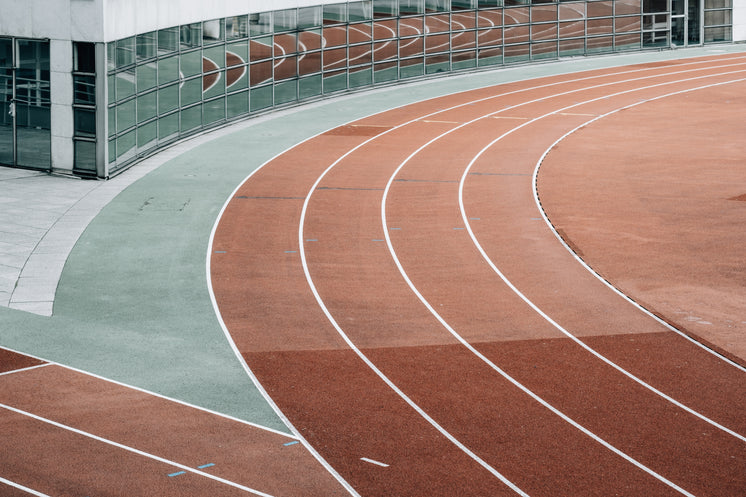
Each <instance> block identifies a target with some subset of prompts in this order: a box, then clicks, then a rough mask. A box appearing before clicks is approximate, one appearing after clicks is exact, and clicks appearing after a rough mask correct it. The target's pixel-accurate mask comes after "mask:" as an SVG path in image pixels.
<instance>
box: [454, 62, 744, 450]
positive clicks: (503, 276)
mask: <svg viewBox="0 0 746 497" xmlns="http://www.w3.org/2000/svg"><path fill="white" fill-rule="evenodd" d="M744 71H746V70H739V71H731V72H726V73H720V74H715V75H706V76H698V77H694V78H687V79H680V80H676V81H672V82H669V83H660V84H655V85H651V86H647V87H640V88H636V89H634V90H628V91H623V92H618V93H613V94H609V95H606V96H603V97H599V98H594V99H591V100H587V101H585V102H581V103H578V104H573V105H571V106H568V107H565V108H563V109H559V110H557V111H554V112H550V113H547V114H544V115H543V116H539V117H537V118H535V119H532V120H531V121H528V122H526V123H523V124H521V125H519V126H516V127H515V128H513V129H511V130H510V131H507V132H506V133H504V134H502V135H500V136H499V137H498V138H496V139H495V140H493V141H492V142H491V143H490V144H488V145H487V146H486V147H485V148H483V149H482V150H481V151H480V152H479V153H478V154H477V155H476V156H475V157H474V158H473V159H472V161H471V162H470V163H469V165H468V166H467V168H466V170H465V171H464V174H463V176H462V177H461V182H460V185H459V205H460V208H461V216H462V219H463V220H464V223H465V224H466V228H467V230H468V231H469V236H470V237H471V239H472V241H473V243H474V245H475V247H476V248H477V249H478V250H479V252H480V254H481V255H482V258H483V259H484V260H485V261H486V262H487V263H488V264H489V265H490V267H491V268H492V270H493V271H494V272H495V273H496V274H497V275H498V276H499V277H500V279H502V280H503V281H504V282H505V284H506V285H508V287H509V288H510V289H511V290H512V291H513V292H514V293H515V294H516V295H518V296H519V297H520V298H521V300H523V301H524V302H525V303H526V304H528V305H529V306H530V307H531V308H532V309H534V311H535V312H537V313H538V314H539V315H540V316H541V317H543V318H544V319H545V320H546V321H547V322H548V323H550V324H551V325H552V326H554V327H555V328H556V329H557V330H558V331H560V332H561V333H563V334H564V335H565V336H567V337H568V338H570V339H571V340H573V341H575V343H577V344H578V345H580V346H581V347H583V348H584V349H586V350H587V351H588V352H590V353H592V354H593V355H594V356H596V357H597V358H599V359H601V360H602V361H603V362H605V363H607V364H608V365H610V366H612V367H613V368H614V369H616V370H618V371H619V372H621V373H623V374H624V375H625V376H627V377H628V378H630V379H632V380H634V381H635V382H637V383H638V384H640V385H642V386H643V387H645V388H647V389H648V390H650V391H651V392H653V393H655V394H656V395H659V396H660V397H661V398H663V399H665V400H667V401H669V402H671V403H672V404H673V405H675V406H677V407H680V408H681V409H683V410H685V411H686V412H688V413H690V414H693V415H695V416H696V417H698V418H699V419H701V420H703V421H705V422H707V423H708V424H710V425H712V426H714V427H716V428H718V429H720V430H722V431H724V432H725V433H728V434H729V435H732V436H734V437H736V438H738V439H740V440H743V441H746V437H744V436H743V435H740V434H738V433H736V432H734V431H732V430H730V429H728V428H726V427H724V426H722V425H721V424H719V423H717V422H715V421H714V420H712V419H710V418H708V417H707V416H705V415H703V414H701V413H699V412H697V411H695V410H693V409H691V408H689V407H687V406H685V405H684V404H682V403H680V402H679V401H677V400H675V399H673V398H672V397H670V396H668V395H666V394H665V393H663V392H661V391H660V390H658V389H656V388H655V387H653V386H652V385H650V384H648V383H646V382H645V381H643V380H642V379H640V378H638V377H637V376H635V375H633V374H632V373H630V372H629V371H627V370H625V369H624V368H622V367H621V366H619V365H618V364H616V363H614V362H613V361H611V360H610V359H608V358H606V357H604V356H603V355H602V354H600V353H599V352H597V351H596V350H595V349H593V348H591V347H590V346H588V345H587V344H585V343H583V342H582V341H581V340H579V339H578V338H577V337H575V336H574V335H573V334H572V333H570V332H568V331H567V330H565V329H564V328H563V327H562V326H561V325H560V324H559V323H557V322H556V321H554V320H553V319H552V318H551V317H549V316H548V315H547V314H546V313H544V312H543V311H542V310H541V309H539V307H538V306H537V305H536V304H534V303H533V302H532V301H531V300H530V299H529V298H528V297H526V295H524V294H523V293H522V292H521V291H520V290H518V288H516V286H515V285H513V283H512V282H511V281H510V280H508V278H507V277H506V276H505V275H504V274H503V273H502V271H500V269H499V268H498V267H497V266H496V265H495V263H494V262H493V261H492V260H491V259H490V258H489V256H488V255H487V253H486V252H485V250H484V248H483V247H482V245H481V244H480V243H479V241H478V240H477V238H476V236H475V234H474V231H473V230H472V227H471V224H470V223H469V218H468V216H467V214H466V208H465V206H464V203H463V190H464V183H465V181H466V178H467V176H468V175H469V171H470V170H471V168H472V167H473V166H474V164H475V163H476V162H477V160H478V159H479V158H480V157H481V156H482V155H483V154H484V153H485V152H486V151H487V150H489V149H490V148H491V147H492V146H494V145H495V144H496V143H497V142H499V141H500V140H502V139H503V138H505V137H506V136H509V135H510V134H512V133H513V132H515V131H517V130H519V129H521V128H523V127H525V126H528V125H530V124H532V123H534V122H536V121H538V120H540V119H543V118H545V117H548V116H551V115H554V114H556V113H557V112H561V111H564V110H566V109H570V108H573V107H577V106H579V105H584V104H587V103H591V102H596V101H599V100H603V99H606V98H609V97H614V96H618V95H622V94H625V93H631V92H634V91H639V90H644V89H650V88H656V87H661V86H665V85H671V84H679V83H683V82H690V81H696V80H700V79H705V78H711V77H719V76H727V75H730V74H736V73H743V72H744Z"/></svg>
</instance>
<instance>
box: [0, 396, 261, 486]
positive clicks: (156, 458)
mask: <svg viewBox="0 0 746 497" xmlns="http://www.w3.org/2000/svg"><path fill="white" fill-rule="evenodd" d="M0 408H2V409H5V410H8V411H11V412H14V413H16V414H20V415H22V416H26V417H28V418H31V419H35V420H36V421H41V422H42V423H46V424H48V425H51V426H54V427H56V428H61V429H63V430H66V431H69V432H72V433H75V434H78V435H82V436H84V437H87V438H90V439H92V440H95V441H97V442H102V443H104V444H107V445H111V446H112V447H116V448H118V449H122V450H126V451H127V452H131V453H133V454H136V455H138V456H142V457H146V458H148V459H152V460H154V461H158V462H161V463H164V464H168V465H170V466H174V467H176V468H179V469H181V470H182V471H186V472H188V473H193V474H195V475H198V476H203V477H205V478H208V479H210V480H215V481H217V482H218V483H222V484H224V485H227V486H230V487H233V488H237V489H239V490H243V491H244V492H247V493H251V494H254V495H259V496H262V497H272V496H271V495H270V494H267V493H264V492H260V491H259V490H255V489H253V488H250V487H247V486H245V485H241V484H239V483H236V482H233V481H230V480H226V479H225V478H220V477H219V476H215V475H211V474H210V473H205V472H204V471H200V470H198V469H194V468H190V467H189V466H186V465H184V464H180V463H177V462H175V461H171V460H169V459H166V458H164V457H160V456H156V455H154V454H150V453H148V452H145V451H142V450H139V449H135V448H134V447H130V446H128V445H124V444H120V443H118V442H114V441H113V440H109V439H106V438H103V437H99V436H98V435H94V434H92V433H88V432H86V431H83V430H79V429H77V428H73V427H72V426H67V425H64V424H62V423H58V422H56V421H52V420H51V419H47V418H44V417H42V416H37V415H36V414H33V413H30V412H27V411H24V410H21V409H17V408H15V407H12V406H9V405H5V404H2V403H0Z"/></svg>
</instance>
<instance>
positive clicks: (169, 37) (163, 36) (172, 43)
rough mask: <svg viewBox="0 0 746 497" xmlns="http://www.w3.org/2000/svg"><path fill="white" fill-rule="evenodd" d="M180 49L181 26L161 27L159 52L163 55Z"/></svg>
mask: <svg viewBox="0 0 746 497" xmlns="http://www.w3.org/2000/svg"><path fill="white" fill-rule="evenodd" d="M178 51H179V28H178V26H175V27H173V28H166V29H161V30H160V31H158V53H160V54H161V55H163V54H169V53H173V52H178Z"/></svg>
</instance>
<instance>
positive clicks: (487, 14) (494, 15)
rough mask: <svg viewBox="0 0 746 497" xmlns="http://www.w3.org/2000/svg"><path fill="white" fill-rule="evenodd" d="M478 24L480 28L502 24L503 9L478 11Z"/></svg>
mask: <svg viewBox="0 0 746 497" xmlns="http://www.w3.org/2000/svg"><path fill="white" fill-rule="evenodd" d="M478 21H479V22H478V24H477V25H478V26H479V27H480V28H490V27H492V26H502V25H503V11H502V10H485V11H482V12H479V18H478Z"/></svg>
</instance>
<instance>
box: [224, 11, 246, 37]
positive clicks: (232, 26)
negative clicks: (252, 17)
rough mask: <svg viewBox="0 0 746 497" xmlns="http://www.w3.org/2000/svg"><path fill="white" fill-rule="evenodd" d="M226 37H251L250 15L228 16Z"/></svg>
mask: <svg viewBox="0 0 746 497" xmlns="http://www.w3.org/2000/svg"><path fill="white" fill-rule="evenodd" d="M225 37H226V38H227V39H228V40H238V39H240V38H248V37H249V16H234V17H228V18H226V20H225Z"/></svg>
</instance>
